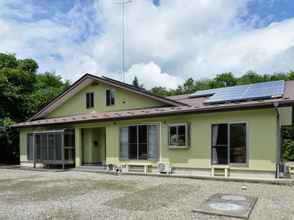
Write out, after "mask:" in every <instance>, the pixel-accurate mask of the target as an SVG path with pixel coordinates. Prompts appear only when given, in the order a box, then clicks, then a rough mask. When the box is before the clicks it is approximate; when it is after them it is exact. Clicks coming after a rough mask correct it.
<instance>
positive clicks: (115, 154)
mask: <svg viewBox="0 0 294 220" xmlns="http://www.w3.org/2000/svg"><path fill="white" fill-rule="evenodd" d="M183 122H187V123H189V124H190V126H191V146H190V147H189V148H187V149H171V148H169V146H168V124H169V123H183ZM235 122H245V123H247V141H248V146H247V147H248V164H246V165H242V166H239V167H238V166H236V167H235V168H236V169H242V170H243V169H244V170H248V169H250V170H261V171H274V170H275V162H276V151H277V124H276V123H277V121H276V112H275V111H274V110H273V109H267V110H249V111H236V112H223V113H210V114H194V115H186V116H173V117H166V118H160V119H155V118H154V119H144V120H133V121H122V122H117V124H116V125H109V126H108V127H107V130H106V133H107V136H106V138H107V139H106V143H107V145H106V146H107V148H106V149H107V157H106V159H107V163H114V164H117V163H124V161H119V159H118V158H119V126H121V125H127V124H137V123H160V128H161V129H160V132H161V134H160V137H161V138H160V160H161V161H166V162H170V163H171V164H172V166H174V167H179V168H209V167H210V159H211V125H212V124H215V123H235ZM233 168H234V167H233Z"/></svg>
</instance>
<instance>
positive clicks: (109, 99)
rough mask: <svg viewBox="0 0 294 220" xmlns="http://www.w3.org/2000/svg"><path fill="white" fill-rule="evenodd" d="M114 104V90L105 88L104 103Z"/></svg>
mask: <svg viewBox="0 0 294 220" xmlns="http://www.w3.org/2000/svg"><path fill="white" fill-rule="evenodd" d="M114 104H115V90H114V89H107V90H106V105H107V106H110V105H114Z"/></svg>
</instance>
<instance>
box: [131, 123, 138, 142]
mask: <svg viewBox="0 0 294 220" xmlns="http://www.w3.org/2000/svg"><path fill="white" fill-rule="evenodd" d="M137 141H138V140H137V126H129V143H132V144H136V143H137Z"/></svg>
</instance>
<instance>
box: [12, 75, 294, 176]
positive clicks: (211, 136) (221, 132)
mask: <svg viewBox="0 0 294 220" xmlns="http://www.w3.org/2000/svg"><path fill="white" fill-rule="evenodd" d="M293 104H294V81H285V82H284V81H273V82H265V83H256V84H250V85H241V86H234V87H225V88H219V89H211V90H204V91H198V92H196V93H194V94H187V95H179V96H171V97H161V96H156V95H154V94H151V93H150V92H148V91H146V90H144V89H141V88H137V87H134V86H132V85H129V84H126V83H123V82H120V81H117V80H114V79H110V78H107V77H98V76H95V75H91V74H85V75H84V76H82V77H81V78H80V79H79V80H77V81H76V82H75V83H73V84H72V85H71V86H70V87H69V88H68V89H67V90H66V91H64V92H63V93H62V94H60V95H58V96H57V97H55V98H54V99H53V100H52V101H50V102H49V103H48V104H47V105H46V106H44V107H43V108H42V109H41V110H40V111H39V112H37V113H36V114H35V115H33V116H32V117H31V118H30V119H29V120H28V121H26V122H22V123H18V124H15V125H14V127H16V128H19V131H20V160H21V165H23V166H42V165H44V164H45V165H48V164H62V165H63V166H65V165H67V164H72V165H74V166H75V167H81V166H85V165H96V166H104V165H113V166H117V167H122V170H123V172H131V171H132V169H134V170H136V169H139V168H140V167H141V166H142V167H144V172H153V173H154V172H159V171H160V172H167V173H170V172H171V173H177V174H189V175H217V174H224V175H226V176H233V177H234V176H235V177H236V176H238V177H248V176H254V177H275V175H276V170H277V164H279V163H280V162H281V138H280V136H281V135H280V130H281V126H283V125H291V124H292V105H293ZM142 169H143V168H142Z"/></svg>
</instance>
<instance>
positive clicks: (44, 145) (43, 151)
mask: <svg viewBox="0 0 294 220" xmlns="http://www.w3.org/2000/svg"><path fill="white" fill-rule="evenodd" d="M40 139H41V143H40V159H41V160H47V134H41V135H40Z"/></svg>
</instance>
